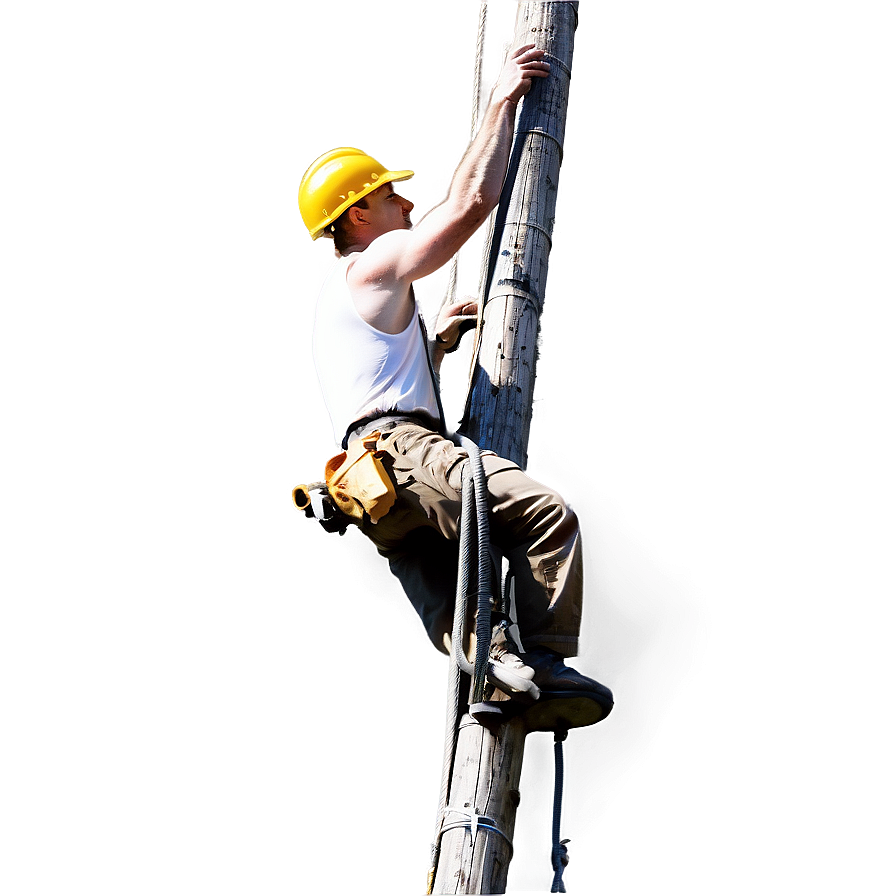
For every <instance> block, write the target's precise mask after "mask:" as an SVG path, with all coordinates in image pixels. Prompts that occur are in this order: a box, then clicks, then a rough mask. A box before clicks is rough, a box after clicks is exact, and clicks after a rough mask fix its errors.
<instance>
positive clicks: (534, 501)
mask: <svg viewBox="0 0 896 896" xmlns="http://www.w3.org/2000/svg"><path fill="white" fill-rule="evenodd" d="M549 69H550V66H549V64H548V63H547V62H546V61H544V52H543V51H542V50H539V49H536V48H535V46H534V45H533V44H529V45H525V46H522V47H520V48H519V49H517V50H516V51H514V52H512V53H511V54H510V55H509V57H508V61H507V62H506V64H505V65H504V67H503V69H502V71H501V74H500V76H499V78H498V80H497V83H496V85H495V88H494V90H493V91H492V94H491V98H490V101H489V103H488V107H487V109H486V111H485V114H484V116H483V121H482V125H481V127H480V129H479V132H478V133H477V135H476V137H475V138H474V140H473V142H472V143H471V145H470V146H469V148H468V149H467V151H466V153H465V154H464V156H463V158H462V160H461V162H460V164H459V166H458V168H457V170H456V171H455V174H454V177H453V179H452V181H451V185H450V188H449V191H448V195H447V198H446V199H445V200H444V202H442V203H441V204H440V205H438V206H436V207H435V208H434V209H432V211H430V212H429V213H428V214H427V215H426V216H425V217H424V218H423V219H422V220H421V221H420V223H419V224H418V225H417V226H413V225H412V223H411V211H412V210H413V208H414V205H413V203H412V202H410V201H409V200H407V199H405V198H404V197H402V196H401V195H399V194H398V193H397V192H396V191H395V188H394V184H395V183H396V182H398V181H402V180H407V179H408V178H410V177H411V176H412V175H413V172H412V171H408V170H397V171H393V170H388V169H386V168H384V167H383V166H382V165H380V163H379V162H377V161H376V160H375V159H373V158H372V157H371V156H369V155H367V154H366V153H364V152H362V151H361V150H358V149H354V148H350V147H341V148H338V149H334V150H331V151H329V152H327V153H325V154H324V155H322V156H320V157H319V158H318V159H317V160H315V161H314V162H313V163H312V165H311V166H310V167H309V168H308V170H307V171H306V173H305V175H304V177H303V178H302V181H301V185H300V188H299V207H300V210H301V213H302V218H303V220H304V222H305V225H306V226H307V228H308V231H309V233H310V235H311V237H312V239H317V238H319V237H321V236H326V237H329V238H331V239H332V240H333V242H334V245H335V249H336V256H337V260H336V262H335V264H334V266H333V269H332V270H331V272H330V274H329V276H328V277H327V279H326V281H325V283H324V285H323V288H322V289H321V292H320V295H319V298H318V304H317V309H316V314H315V323H314V334H313V353H314V361H315V366H316V369H317V373H318V378H319V380H320V384H321V388H322V391H323V396H324V400H325V402H326V405H327V408H328V411H329V413H330V417H331V421H332V425H333V429H334V433H335V435H336V440H337V442H339V443H341V445H342V448H343V449H344V450H345V452H346V453H344V454H342V455H339V456H338V457H337V458H334V459H333V460H332V461H331V462H330V464H328V467H327V471H328V475H327V480H328V485H329V487H330V488H329V491H330V494H331V495H334V496H335V504H336V506H337V507H338V508H340V509H341V511H344V512H346V513H347V516H346V521H350V522H353V523H355V524H356V525H357V526H358V527H359V528H360V529H361V531H362V532H363V533H364V534H365V535H366V536H367V537H368V538H369V539H370V540H371V541H372V542H373V543H374V545H375V546H376V547H377V549H378V551H379V553H380V554H381V555H383V556H384V557H385V558H386V559H387V560H388V562H389V566H390V568H391V570H392V572H393V574H394V575H395V576H396V577H397V578H398V579H399V581H400V582H401V584H402V586H403V588H404V590H405V592H406V594H407V596H408V597H409V599H410V600H411V602H412V604H413V606H414V608H415V609H416V611H417V613H418V614H419V616H420V618H421V620H422V622H423V624H424V626H425V628H426V631H427V633H428V635H429V637H430V639H431V640H432V642H433V644H434V645H435V646H436V647H437V648H439V649H440V650H443V651H445V652H448V645H449V643H450V632H451V629H452V617H453V612H454V600H455V580H456V574H457V561H458V544H457V539H458V529H459V520H460V515H461V476H462V467H463V463H464V461H465V459H466V457H467V451H466V450H465V449H464V448H462V447H460V446H459V445H457V444H456V443H455V441H453V440H452V439H451V438H450V437H449V434H448V433H447V431H446V427H445V421H444V415H443V413H442V408H441V401H440V398H439V391H438V384H437V381H436V379H435V374H434V371H437V370H438V369H439V367H440V365H441V362H442V359H443V357H444V355H445V354H446V353H449V352H452V351H454V350H455V348H456V347H457V345H458V343H459V341H460V338H461V336H462V333H463V331H464V329H465V328H466V327H467V326H469V323H470V322H471V321H473V320H474V319H475V316H476V312H477V307H476V303H475V302H466V301H461V302H455V303H450V304H448V305H446V306H445V307H444V308H443V309H442V311H441V312H440V314H439V318H438V321H437V323H436V332H435V340H434V342H433V343H432V345H431V346H430V345H429V344H428V340H427V337H426V332H425V327H424V326H423V324H422V318H421V317H420V313H419V309H418V307H417V302H416V299H415V296H414V289H413V283H414V281H416V280H418V279H420V278H422V277H425V276H426V275H428V274H431V273H433V272H434V271H436V270H438V269H439V268H440V267H442V265H444V264H445V263H446V262H448V261H450V259H451V258H452V257H453V256H454V255H455V253H456V252H457V251H458V250H459V249H460V248H461V246H462V245H463V244H464V243H465V242H466V241H467V240H468V239H469V238H470V237H471V236H472V235H473V233H475V231H476V230H477V229H478V228H479V227H480V225H481V224H482V223H483V222H484V221H485V220H486V218H487V217H488V215H489V214H490V212H491V211H492V209H493V208H494V207H495V206H496V205H497V203H498V201H499V198H500V194H501V188H502V185H503V181H504V177H505V175H506V172H507V166H508V161H509V157H510V150H511V145H512V140H513V131H514V122H515V117H516V109H517V104H518V103H519V101H520V99H521V98H522V97H523V96H524V95H525V94H526V93H527V92H528V91H529V89H530V87H531V83H532V79H533V78H543V77H546V76H547V74H548V72H549ZM362 461H363V462H362ZM482 463H483V466H484V468H485V474H486V480H487V487H488V496H489V501H488V503H489V517H490V531H491V538H492V541H493V543H494V544H495V546H496V547H497V548H498V549H499V550H500V551H501V553H502V554H503V555H504V556H505V557H507V559H508V562H509V565H510V570H511V573H512V574H513V576H514V582H515V595H516V606H517V623H518V628H519V632H520V636H521V641H522V648H523V650H521V649H520V645H517V644H516V643H515V642H514V641H513V639H512V638H511V637H510V634H509V631H508V628H507V621H506V619H503V618H499V617H497V615H496V618H495V619H493V622H494V623H495V624H494V629H493V639H492V643H491V647H490V659H491V661H492V663H491V666H490V669H491V670H492V675H491V678H490V680H491V682H492V684H493V685H495V686H496V687H498V688H500V689H501V690H503V691H504V692H505V693H507V694H508V695H510V696H511V697H513V696H517V697H519V696H520V695H525V696H526V697H527V698H528V699H532V698H533V697H537V696H538V694H539V692H551V691H557V692H560V691H562V692H566V693H568V692H571V691H581V692H587V693H588V694H590V695H592V697H593V699H596V700H598V701H599V702H601V703H602V704H603V705H604V710H605V712H608V711H609V709H610V708H611V707H612V695H611V694H610V692H609V690H608V689H606V688H605V687H603V685H601V684H599V683H598V682H596V681H594V680H593V679H590V678H587V677H586V676H584V675H581V674H580V673H579V672H577V671H575V670H574V669H571V668H569V667H568V666H566V664H565V663H564V659H565V658H568V657H572V656H575V655H576V652H577V646H578V636H579V627H580V620H581V608H582V551H581V543H580V536H579V526H578V521H577V518H576V516H575V514H574V512H573V511H572V510H571V509H570V508H569V507H568V505H567V504H566V503H565V501H564V500H563V499H562V498H561V497H560V496H559V495H558V494H556V492H554V491H553V490H551V489H548V488H545V487H544V486H542V485H540V484H538V483H537V482H534V481H533V480H532V479H530V478H529V477H528V476H527V475H526V474H525V473H524V472H523V471H522V470H521V469H520V468H519V466H517V465H516V464H514V463H512V462H510V461H508V460H504V459H502V458H500V457H498V456H496V455H495V454H494V453H493V452H483V456H482ZM337 527H338V523H337ZM523 651H524V652H523Z"/></svg>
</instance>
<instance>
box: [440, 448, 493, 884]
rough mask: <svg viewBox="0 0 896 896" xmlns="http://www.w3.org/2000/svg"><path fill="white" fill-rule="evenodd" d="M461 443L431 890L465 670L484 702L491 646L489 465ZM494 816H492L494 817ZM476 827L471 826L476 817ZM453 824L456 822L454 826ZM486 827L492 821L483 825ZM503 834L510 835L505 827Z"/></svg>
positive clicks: (473, 693)
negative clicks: (468, 636) (471, 621)
mask: <svg viewBox="0 0 896 896" xmlns="http://www.w3.org/2000/svg"><path fill="white" fill-rule="evenodd" d="M456 438H457V439H458V441H459V442H460V445H461V447H463V448H465V449H466V450H467V454H468V460H467V461H466V462H465V463H464V471H463V479H462V486H461V488H462V491H461V527H460V547H459V555H460V556H459V560H458V571H457V588H456V592H455V599H454V625H453V628H452V633H451V651H452V660H453V662H451V663H450V664H449V665H450V669H449V677H448V701H447V702H448V708H447V712H446V718H445V752H444V758H443V761H442V782H441V787H440V788H439V811H438V814H437V816H436V832H435V839H434V841H433V844H432V848H431V861H430V872H429V891H428V892H430V893H431V892H432V885H433V883H434V880H435V872H436V867H437V865H438V860H439V852H440V849H441V838H442V834H443V833H444V832H445V830H447V829H448V828H446V827H445V815H446V813H447V812H448V811H449V810H448V793H449V790H450V787H451V773H452V771H453V765H454V753H455V750H456V747H457V730H458V722H459V716H460V703H461V699H460V681H461V672H466V673H467V674H468V675H470V674H471V675H472V676H473V684H472V687H471V689H470V703H478V702H481V701H482V699H483V697H484V694H485V680H486V671H487V667H488V655H489V648H490V646H491V610H492V593H491V554H490V552H489V544H490V542H489V534H488V533H489V529H488V492H487V487H486V481H485V469H484V467H483V466H482V457H481V455H480V453H479V446H478V445H477V444H476V443H475V442H474V441H472V439H468V438H467V437H466V436H463V435H457V436H456ZM474 551H475V553H476V560H477V563H476V575H477V612H476V657H475V664H471V663H470V661H469V660H468V659H467V657H466V654H465V653H464V629H465V627H466V619H467V599H468V595H469V593H470V580H471V571H472V566H473V554H474ZM489 821H491V819H489ZM470 823H471V831H472V822H470ZM455 826H456V825H452V826H451V827H455ZM483 827H486V828H487V827H488V826H487V825H483ZM498 833H501V834H502V836H505V835H504V834H503V833H502V832H501V831H498Z"/></svg>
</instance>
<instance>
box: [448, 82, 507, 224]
mask: <svg viewBox="0 0 896 896" xmlns="http://www.w3.org/2000/svg"><path fill="white" fill-rule="evenodd" d="M515 122H516V103H514V102H511V101H510V100H508V99H500V100H496V101H493V102H491V103H490V104H489V106H488V108H487V109H486V112H485V115H484V117H483V121H482V126H481V127H480V128H479V132H478V133H477V134H476V137H475V139H474V140H473V142H472V143H471V144H470V145H469V147H467V151H466V152H465V153H464V156H463V158H462V159H461V161H460V164H459V165H458V166H457V170H456V171H455V172H454V177H453V178H452V180H451V187H450V189H449V191H448V200H449V202H456V203H458V204H459V205H460V206H461V207H463V208H469V207H471V206H482V207H484V208H485V210H486V211H487V212H490V211H491V210H492V209H493V208H494V207H495V206H496V205H497V204H498V200H499V199H500V198H501V190H502V188H503V186H504V177H505V176H506V174H507V165H508V163H509V161H510V150H511V147H512V144H513V127H514V123H515Z"/></svg>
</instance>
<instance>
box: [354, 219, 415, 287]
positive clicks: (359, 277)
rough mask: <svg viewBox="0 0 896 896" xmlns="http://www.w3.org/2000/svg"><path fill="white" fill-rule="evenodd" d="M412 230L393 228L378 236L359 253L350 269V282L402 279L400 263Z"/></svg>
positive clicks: (358, 283) (361, 283)
mask: <svg viewBox="0 0 896 896" xmlns="http://www.w3.org/2000/svg"><path fill="white" fill-rule="evenodd" d="M410 236H411V231H408V230H393V231H390V232H389V233H384V234H383V235H382V236H380V237H377V239H375V240H374V241H373V242H372V243H371V244H370V245H369V246H368V247H367V248H366V249H365V250H364V251H363V252H361V253H359V254H358V256H357V258H356V259H355V261H354V263H353V264H352V266H351V267H350V269H349V274H348V278H349V283H350V284H357V285H363V284H381V283H384V282H389V281H392V282H396V281H397V280H399V279H400V275H399V265H400V261H401V258H402V256H403V254H404V253H405V252H406V251H407V248H408V245H409V243H410Z"/></svg>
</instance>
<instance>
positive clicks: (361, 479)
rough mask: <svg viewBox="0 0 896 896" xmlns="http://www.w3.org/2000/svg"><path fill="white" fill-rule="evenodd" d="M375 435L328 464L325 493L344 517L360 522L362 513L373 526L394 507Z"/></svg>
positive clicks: (392, 487)
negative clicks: (327, 493) (328, 494)
mask: <svg viewBox="0 0 896 896" xmlns="http://www.w3.org/2000/svg"><path fill="white" fill-rule="evenodd" d="M379 435H380V434H379V433H378V432H372V433H370V435H367V436H364V438H362V439H355V440H354V441H353V442H350V443H349V446H348V451H343V452H342V453H341V454H337V455H336V456H335V457H331V458H330V460H328V461H327V466H326V469H325V478H326V481H327V491H328V492H329V493H330V497H331V498H332V499H333V501H334V502H335V503H336V506H337V507H338V508H339V510H341V511H342V512H343V513H344V514H345V515H346V516H350V517H352V519H355V520H358V521H360V520H362V519H363V518H364V514H365V512H366V513H367V515H368V516H369V517H370V519H371V521H372V522H374V523H375V522H377V520H379V519H381V518H382V517H383V516H385V514H386V512H387V511H388V510H389V508H390V507H391V506H392V505H393V504H394V503H395V497H396V496H395V486H394V485H393V484H392V480H391V478H390V477H389V473H388V471H387V470H386V467H385V466H384V464H383V462H382V460H381V458H382V454H383V453H382V452H381V451H377V450H376V442H377V439H378V438H379Z"/></svg>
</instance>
